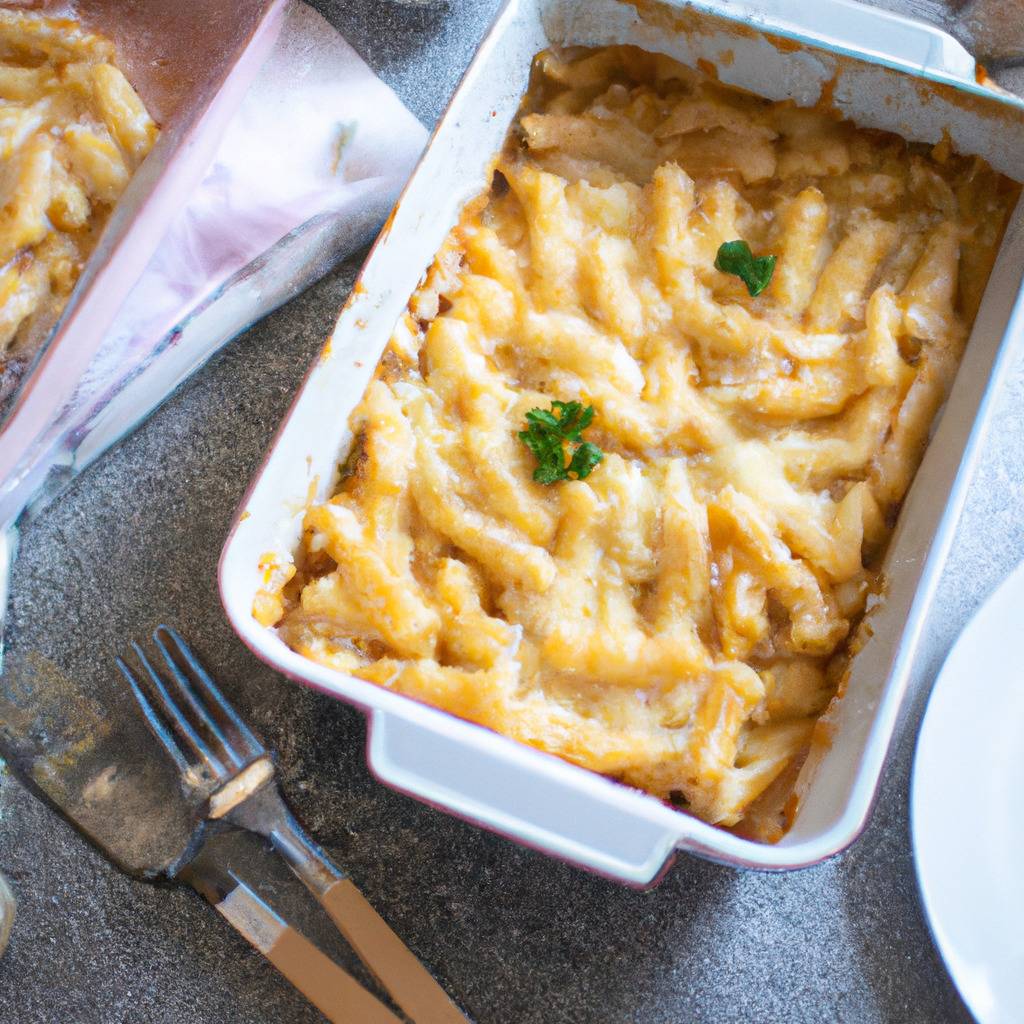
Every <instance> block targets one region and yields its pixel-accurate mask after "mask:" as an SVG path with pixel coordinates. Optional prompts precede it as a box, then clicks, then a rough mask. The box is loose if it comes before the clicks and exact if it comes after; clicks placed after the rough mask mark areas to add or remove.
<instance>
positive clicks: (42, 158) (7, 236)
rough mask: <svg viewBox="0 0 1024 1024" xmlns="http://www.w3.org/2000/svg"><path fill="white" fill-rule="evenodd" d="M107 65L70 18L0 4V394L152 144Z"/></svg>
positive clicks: (143, 117) (104, 44)
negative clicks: (49, 16)
mask: <svg viewBox="0 0 1024 1024" xmlns="http://www.w3.org/2000/svg"><path fill="white" fill-rule="evenodd" d="M114 60H115V53H114V47H113V44H112V43H111V42H110V41H109V40H107V39H105V38H104V37H102V36H100V35H97V34H96V33H93V32H89V31H88V30H87V29H85V28H83V27H82V25H80V24H79V23H78V22H76V21H73V20H70V19H66V18H46V17H43V16H42V15H39V14H32V13H27V12H16V11H2V10H0V397H2V395H3V393H4V391H5V390H6V389H9V388H10V387H11V386H13V383H14V376H15V375H14V373H13V370H14V368H15V367H16V366H17V365H18V364H19V363H24V362H25V361H26V360H27V359H28V358H30V357H31V356H32V354H33V353H34V351H35V350H36V348H38V346H39V345H40V344H41V343H42V341H43V340H44V339H45V337H46V336H47V334H48V333H49V331H50V329H51V328H52V327H53V325H54V324H55V323H56V321H57V319H58V317H59V316H60V314H61V312H62V311H63V309H64V306H65V304H66V303H67V300H68V298H69V297H70V295H71V291H72V289H73V288H74V286H75V282H76V281H77V280H78V277H79V274H80V273H81V270H82V267H83V265H84V264H85V261H86V260H87V259H88V257H89V254H90V253H91V252H92V250H93V248H94V246H95V244H96V241H97V239H98V238H99V235H100V233H101V231H102V229H103V227H104V225H105V224H106V222H107V218H108V217H109V214H110V211H111V209H112V208H113V206H114V204H115V203H116V202H117V199H118V197H119V196H120V195H121V193H122V192H123V191H124V189H125V186H126V185H127V184H128V181H129V180H130V178H131V176H132V174H133V173H134V171H135V169H136V168H137V167H138V165H139V164H140V163H141V162H142V160H143V159H144V158H145V156H146V154H147V153H148V152H149V150H150V148H151V147H152V145H153V142H154V140H155V139H156V135H157V128H156V125H155V124H154V123H153V121H152V119H151V118H150V117H149V115H148V114H147V113H146V109H145V107H144V106H143V104H142V101H141V100H140V99H139V97H138V96H137V95H136V93H135V91H134V89H132V87H131V85H130V84H129V83H128V81H127V79H125V77H124V75H123V74H122V73H121V72H120V71H119V70H118V68H117V67H116V65H115V64H114Z"/></svg>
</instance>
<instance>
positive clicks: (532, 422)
mask: <svg viewBox="0 0 1024 1024" xmlns="http://www.w3.org/2000/svg"><path fill="white" fill-rule="evenodd" d="M593 422H594V407H593V406H592V405H588V406H587V408H586V409H584V408H583V403H582V402H552V403H551V408H550V409H531V410H530V411H529V412H528V413H527V414H526V429H525V430H520V431H519V440H520V441H522V442H523V444H525V445H526V447H527V448H529V449H530V451H531V452H533V454H534V456H535V458H536V459H537V468H536V469H535V470H534V471H533V479H534V480H536V481H537V483H539V484H553V483H556V482H557V481H559V480H570V479H572V476H575V478H576V479H577V480H584V479H586V478H587V477H588V476H590V474H591V472H592V471H593V469H594V467H595V466H596V465H597V464H598V463H599V462H600V461H601V460H602V459H603V458H604V452H602V451H601V449H600V448H598V447H597V445H596V444H591V443H590V442H589V441H583V440H581V438H582V435H583V431H584V430H586V429H587V427H589V426H590V424H591V423H593ZM567 446H568V448H567ZM567 451H568V454H569V464H568V465H566V462H565V456H566V453H567ZM570 474H571V475H570Z"/></svg>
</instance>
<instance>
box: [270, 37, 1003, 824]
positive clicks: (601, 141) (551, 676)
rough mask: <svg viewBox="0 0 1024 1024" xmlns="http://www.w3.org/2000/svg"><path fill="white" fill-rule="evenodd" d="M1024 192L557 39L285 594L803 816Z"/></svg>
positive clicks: (543, 720) (408, 689) (599, 745)
mask: <svg viewBox="0 0 1024 1024" xmlns="http://www.w3.org/2000/svg"><path fill="white" fill-rule="evenodd" d="M1016 196H1017V186H1015V185H1014V184H1013V183H1011V182H1010V181H1008V180H1007V179H1005V178H1003V177H1001V176H1000V175H998V174H996V173H994V172H993V171H992V170H990V169H989V168H988V167H987V166H986V165H985V164H984V162H982V161H981V160H979V159H975V158H971V157H967V156H961V155H957V154H955V153H954V152H953V151H952V148H951V146H950V145H949V144H948V142H944V143H942V144H939V145H937V146H935V147H933V148H928V147H926V146H923V145H916V144H908V143H907V142H905V141H904V140H902V139H901V138H898V137H897V136H895V135H890V134H884V133H881V132H877V131H869V130H863V129H860V128H858V127H856V126H855V125H853V124H851V123H849V122H844V121H842V120H840V119H839V118H838V117H837V116H835V115H834V114H833V113H832V112H830V111H829V110H827V109H801V108H798V107H796V106H794V105H792V104H791V103H773V102H769V101H766V100H763V99H760V98H758V97H756V96H753V95H749V94H746V93H743V92H740V91H738V90H736V89H733V88H727V87H725V86H723V85H722V84H720V83H719V82H718V81H716V80H715V78H714V77H713V76H709V75H705V74H702V73H700V72H697V71H694V70H692V69H690V68H688V67H684V66H682V65H680V64H678V63H676V62H674V61H672V60H670V59H668V58H666V57H663V56H657V55H653V54H648V53H644V52H641V51H638V50H636V49H632V48H608V49H601V50H597V51H585V50H569V51H564V52H558V53H555V52H548V53H545V54H542V55H541V56H540V57H538V58H537V61H536V65H535V69H534V76H533V85H532V87H531V90H530V92H529V93H528V95H527V98H526V100H525V101H524V105H523V108H522V110H521V113H520V116H519V118H518V120H517V122H516V123H515V125H514V126H513V129H512V131H511V134H510V136H509V139H508V143H507V146H506V148H505V150H504V152H503V153H502V154H501V155H500V157H499V158H498V159H497V161H496V164H495V167H494V173H493V182H492V185H491V187H490V189H489V191H488V192H487V193H486V194H485V195H482V196H480V197H479V199H478V200H477V201H475V202H472V203H471V204H469V205H468V207H467V208H466V209H465V211H464V213H463V216H462V217H461V220H460V222H459V223H458V225H457V226H456V227H455V228H454V230H453V231H452V232H451V234H450V236H449V238H448V239H447V241H446V242H445V243H444V245H443V247H442V249H441V251H440V252H439V254H438V255H437V258H436V260H435V262H434V264H433V265H432V266H431V267H430V269H429V271H428V272H427V273H426V275H425V277H424V280H423V282H422V284H421V287H420V288H419V290H418V291H417V292H416V294H415V295H414V296H413V297H412V300H411V301H410V303H409V306H408V312H407V313H406V314H405V315H404V317H403V318H402V320H401V322H400V323H399V324H398V327H397V329H396V330H395V332H394V336H393V337H392V339H391V341H390V344H389V346H388V349H387V351H386V353H385V354H384V356H383V358H382V359H381V361H380V363H379V365H378V367H377V371H376V373H375V376H374V379H373V381H372V383H371V384H370V385H369V387H368V389H367V391H366V393H365V395H364V397H363V399H362V401H361V403H360V404H359V406H358V407H357V408H356V409H355V411H354V412H353V414H352V416H351V420H350V426H351V431H352V434H353V437H354V442H353V447H352V450H351V453H350V454H349V455H348V457H347V459H346V460H345V462H344V464H343V465H342V467H341V471H340V478H339V481H338V483H337V487H336V493H335V494H334V495H333V497H331V498H330V499H329V500H326V501H315V502H313V503H311V504H310V505H309V507H308V508H307V509H306V511H305V524H304V525H305V531H304V534H303V539H302V543H301V549H300V550H299V551H298V552H297V554H296V556H295V559H294V562H293V564H282V563H281V561H280V560H279V559H274V558H272V557H268V558H266V559H265V560H264V563H263V566H262V568H263V569H264V572H265V586H264V587H263V589H262V590H261V592H260V594H259V596H258V598H257V601H256V607H255V609H254V611H255V614H256V616H257V618H259V619H260V621H262V622H263V623H265V624H267V625H273V626H276V628H277V629H278V630H279V632H280V635H281V636H282V637H283V638H284V640H285V641H286V642H287V643H288V644H289V645H290V646H291V647H292V648H294V649H295V650H296V651H298V652H300V653H302V654H303V655H305V656H307V657H309V658H312V659H314V660H316V661H318V662H320V663H322V664H324V665H328V666H331V667H332V668H335V669H338V670H339V671H341V672H345V673H351V674H353V675H355V676H358V677H360V678H362V679H367V680H371V681H373V682H374V683H377V684H379V685H380V686H384V687H388V688H389V689H392V690H395V691H398V692H401V693H403V694H407V695H409V696H411V697H414V698H417V699H419V700H423V701H427V702H429V703H431V704H434V705H437V706H438V707H441V708H444V709H447V710H448V711H450V712H452V713H454V714H456V715H459V716H462V717H464V718H467V719H470V720H472V721H474V722H477V723H480V724H481V725H484V726H487V727H489V728H491V729H494V730H497V731H498V732H501V733H504V734H505V735H507V736H510V737H513V738H515V739H517V740H519V741H521V742H523V743H527V744H530V745H532V746H534V747H538V748H540V749H542V750H545V751H549V752H551V753H553V754H557V755H558V756H560V757H563V758H566V759H568V760H569V761H572V762H574V763H576V764H578V765H583V766H586V767H588V768H591V769H593V770H594V771H597V772H602V773H604V774H606V775H609V776H612V777H614V778H616V779H619V780H621V781H623V782H625V783H627V784H629V785H631V786H635V787H639V788H641V789H643V790H646V791H648V792H649V793H652V794H655V795H656V796H658V797H661V798H663V799H666V800H671V801H672V802H674V803H675V804H676V805H678V806H681V807H685V808H686V809H688V810H689V811H691V812H692V813H694V814H696V815H699V816H700V817H702V818H704V819H706V820H707V821H709V822H714V823H718V824H720V825H723V826H731V827H736V828H737V829H739V830H740V831H741V832H743V834H746V835H751V836H754V837H757V838H760V839H763V840H768V841H771V840H774V839H777V838H778V837H779V836H780V835H781V834H782V831H783V830H784V828H785V825H786V822H787V821H788V819H789V817H790V816H791V813H792V812H793V810H794V805H793V798H792V797H791V794H792V792H793V788H794V782H795V779H796V776H797V772H798V770H799V767H800V765H801V763H802V760H803V759H804V757H805V756H806V753H807V751H808V749H809V744H810V743H811V738H812V731H813V730H814V728H815V722H816V720H817V719H818V718H819V716H820V715H821V714H822V712H823V711H824V710H825V709H826V707H827V705H828V704H829V702H830V701H831V700H833V699H834V698H835V697H836V695H837V694H838V693H839V692H840V691H841V689H842V685H843V679H844V674H845V672H846V668H847V663H848V661H849V659H850V657H851V655H852V652H853V651H854V649H855V647H856V643H855V641H854V634H855V631H856V629H857V626H858V623H859V622H860V620H861V617H862V616H863V614H864V611H865V607H866V605H867V604H868V603H869V602H870V601H871V599H872V595H875V594H877V593H878V592H879V591H880V588H881V586H882V583H881V578H880V564H881V558H882V555H883V552H884V550H885V546H886V541H887V538H888V537H889V534H890V532H891V530H892V528H893V525H894V521H895V517H896V515H897V513H898V511H899V507H900V502H901V500H902V499H903V497H904V495H905V493H906V491H907V488H908V486H909V485H910V482H911V479H912V477H913V475H914V472H915V469H916V467H917V465H918V462H919V460H920V458H921V456H922V452H923V449H924V447H925V443H926V440H927V437H928V433H929V428H930V424H931V422H932V420H933V418H934V416H935V414H936V412H937V410H938V409H939V406H940V405H941V404H942V402H943V400H944V397H945V395H946V392H947V390H948V389H949V386H950V383H951V381H952V379H953V376H954V374H955V372H956V368H957V362H958V360H959V358H960V355H961V352H962V350H963V347H964V345H965V343H966V340H967V337H968V332H969V329H970V327H971V323H972V321H973V319H974V316H975V313H976V311H977V309H978V305H979V302H980V300H981V295H982V292H983V290H984V288H985V283H986V279H987V277H988V274H989V270H990V268H991V266H992V263H993V260H994V257H995V253H996V250H997V248H998V245H999V242H1000V238H1001V235H1002V232H1003V228H1004V225H1005V222H1006V219H1007V216H1008V212H1009V210H1010V208H1011V206H1012V204H1013V202H1014V201H1015V199H1016Z"/></svg>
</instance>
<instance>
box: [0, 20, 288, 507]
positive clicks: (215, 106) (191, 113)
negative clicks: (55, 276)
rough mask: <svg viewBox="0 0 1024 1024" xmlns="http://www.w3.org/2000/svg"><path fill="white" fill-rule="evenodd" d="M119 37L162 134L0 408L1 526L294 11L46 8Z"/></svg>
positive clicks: (45, 463) (123, 60)
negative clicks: (53, 427)
mask: <svg viewBox="0 0 1024 1024" xmlns="http://www.w3.org/2000/svg"><path fill="white" fill-rule="evenodd" d="M38 9H39V10H40V11H41V13H44V14H47V15H56V16H64V15H68V14H71V15H73V16H75V17H77V18H78V19H79V20H81V21H82V22H83V24H85V25H86V26H87V27H88V28H92V29H96V30H99V31H100V32H102V33H103V34H104V35H106V36H107V37H109V38H111V39H112V40H113V41H114V43H115V44H116V46H117V51H118V57H119V61H120V64H121V66H122V67H123V69H124V70H125V72H126V74H127V75H128V77H129V78H130V79H131V81H132V82H133V84H134V85H135V87H136V89H137V91H138V92H139V94H140V95H141V97H142V99H143V101H144V102H145V104H146V106H147V107H148V109H149V110H150V112H151V114H152V115H153V117H154V119H155V120H156V121H157V123H158V124H159V125H160V127H161V135H160V138H159V139H158V141H157V143H156V145H155V146H154V148H153V151H152V152H151V153H150V154H149V156H148V157H147V158H146V160H145V161H144V162H143V164H142V166H141V167H140V168H139V171H138V173H137V174H136V175H135V176H134V177H133V179H132V180H131V182H130V183H129V185H128V188H127V189H126V190H125V192H124V194H123V195H122V197H121V199H120V200H119V202H118V204H117V207H116V209H115V210H114V212H113V214H112V216H111V218H110V221H109V222H108V224H107V226H106V229H105V230H104V232H103V235H102V237H101V239H100V242H99V244H98V245H97V247H96V249H95V250H94V251H93V253H92V255H91V256H90V258H89V260H88V263H87V264H86V266H85V269H84V270H83V272H82V275H81V277H80V278H79V280H78V283H77V285H76V287H75V289H74V291H73V293H72V295H71V298H70V301H69V302H68V304H67V306H66V307H65V309H64V311H63V314H62V315H61V317H60V320H59V321H58V323H57V325H56V326H55V328H54V330H53V331H52V332H51V334H50V336H49V338H48V339H47V340H46V342H45V343H44V345H43V346H42V347H41V349H40V350H39V351H38V352H36V353H35V354H34V356H33V357H32V360H31V362H30V363H29V365H28V367H27V368H26V370H25V372H24V374H23V376H22V379H21V381H20V384H19V387H18V389H17V391H16V392H15V393H14V394H13V395H12V396H10V397H9V399H8V400H7V401H5V402H3V403H2V404H0V526H2V525H7V524H9V523H10V522H11V521H13V519H14V518H15V517H16V516H17V515H18V514H19V513H20V511H21V509H22V507H23V505H24V502H25V500H27V498H28V497H29V495H30V493H31V491H32V489H33V487H34V486H35V483H36V481H37V478H38V477H39V476H40V474H44V473H45V472H46V471H47V470H48V469H49V468H50V465H49V463H50V461H51V460H50V459H48V458H47V455H48V454H49V452H48V450H47V449H48V447H51V446H52V443H53V441H52V438H50V437H49V435H48V433H47V429H48V427H49V426H50V424H51V423H52V422H53V420H54V418H55V417H56V416H57V415H58V414H59V413H60V411H61V410H62V409H63V408H64V406H65V403H66V402H67V401H68V400H69V399H70V398H71V396H72V395H73V394H74V391H75V388H76V386H77V384H78V382H79V381H80V379H81V378H82V375H83V374H84V373H86V371H87V368H88V367H89V363H90V361H91V359H92V357H93V356H94V355H95V354H96V352H97V350H98V349H99V347H100V345H101V343H102V341H103V339H104V336H105V334H106V331H107V328H108V327H109V325H110V324H111V322H112V320H113V318H114V316H115V314H116V313H117V312H118V310H119V309H120V307H121V305H122V303H123V302H124V300H125V298H126V297H127V295H128V293H129V292H130V290H131V288H132V287H133V286H134V284H135V283H136V282H137V281H138V279H139V277H140V276H141V274H142V271H143V270H144V268H145V267H146V264H147V263H148V262H149V260H150V258H151V257H152V256H153V254H154V252H155V251H156V249H157V246H158V245H159V244H160V241H161V240H162V239H163V237H164V235H165V234H166V231H167V229H168V227H169V226H170V224H171V222H172V220H173V219H174V218H175V217H176V216H177V215H178V213H179V212H180V210H181V208H182V206H183V205H184V203H185V200H186V199H187V198H188V196H189V195H190V194H191V192H192V191H193V190H194V188H195V186H196V185H197V184H198V183H199V181H200V180H201V179H202V176H203V175H204V174H205V173H206V170H207V168H208V166H209V164H210V161H211V160H212V158H213V155H214V153H215V152H216V147H217V145H218V144H219V142H220V139H221V136H222V134H223V131H224V128H225V126H226V124H227V123H228V120H229V119H230V117H231V115H232V114H233V113H234V111H235V110H236V109H237V107H238V105H239V103H240V102H241V100H242V97H243V96H244V95H245V92H246V90H247V89H248V87H249V85H250V83H251V82H252V80H253V78H254V77H255V75H256V72H257V71H258V70H259V68H260V65H261V64H262V63H263V61H264V59H265V58H266V56H267V55H268V54H269V52H270V48H271V46H272V45H273V42H274V39H275V38H276V35H277V32H278V30H279V28H280V25H281V20H282V14H283V12H284V9H285V0H246V2H245V3H232V2H230V0H215V2H213V3H210V4H204V5H201V6H200V5H190V4H185V5H180V4H177V5H176V4H168V3H167V2H166V0H144V2H139V3H135V4H132V5H130V6H129V7H126V6H125V5H124V4H123V3H119V2H117V0H77V2H74V3H66V2H59V0H57V2H45V3H43V4H41V5H38Z"/></svg>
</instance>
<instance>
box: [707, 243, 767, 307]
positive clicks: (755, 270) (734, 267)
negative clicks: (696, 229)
mask: <svg viewBox="0 0 1024 1024" xmlns="http://www.w3.org/2000/svg"><path fill="white" fill-rule="evenodd" d="M775 259H776V257H774V256H755V255H754V254H753V253H752V252H751V251H750V246H749V245H747V243H746V242H744V241H743V239H741V238H737V239H736V240H735V241H733V242H723V243H722V244H721V245H720V246H719V247H718V255H717V256H716V257H715V269H716V270H721V271H722V273H723V274H735V275H736V276H737V277H738V278H740V279H741V280H742V281H743V283H744V284H745V285H746V286H747V291H748V292H750V294H751V296H756V295H760V294H761V292H763V291H764V290H765V288H767V287H768V282H769V281H771V279H772V274H773V273H774V272H775Z"/></svg>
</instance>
